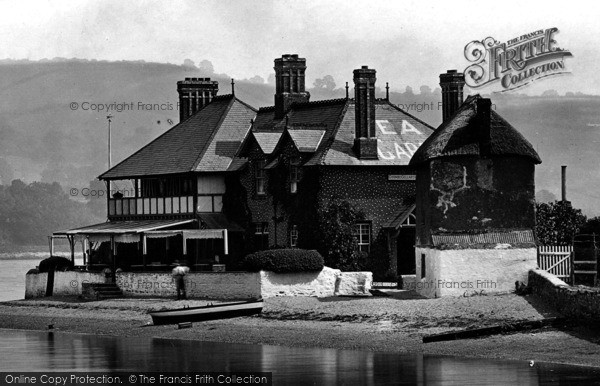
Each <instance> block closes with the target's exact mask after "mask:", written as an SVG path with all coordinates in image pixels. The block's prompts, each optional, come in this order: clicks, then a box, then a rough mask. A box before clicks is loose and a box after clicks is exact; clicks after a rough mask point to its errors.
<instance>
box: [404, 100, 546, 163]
mask: <svg viewBox="0 0 600 386" xmlns="http://www.w3.org/2000/svg"><path fill="white" fill-rule="evenodd" d="M479 99H481V97H480V96H479V95H475V96H471V97H469V98H467V100H466V101H465V102H464V103H463V104H462V106H461V107H460V108H459V109H458V110H457V111H456V113H455V114H454V115H453V116H452V117H451V118H449V119H448V120H446V122H444V123H442V124H441V125H440V127H439V128H438V129H437V130H436V131H435V133H434V134H433V135H431V136H430V137H429V139H427V141H425V143H424V144H423V146H421V148H419V150H418V151H417V152H416V153H415V156H414V157H413V159H412V161H411V165H416V164H419V163H422V162H425V161H428V160H430V159H433V158H440V157H449V156H455V155H480V146H479V135H478V131H479V130H481V127H480V125H479V124H478V119H477V101H478V100H479ZM490 139H491V146H490V153H489V154H490V155H518V156H525V157H528V158H530V159H531V160H532V161H533V162H534V163H536V164H539V163H541V162H542V161H541V160H540V157H539V155H538V154H537V153H536V151H535V150H534V148H533V146H532V145H531V144H530V143H529V142H528V141H527V140H526V139H525V137H523V135H521V133H519V132H518V131H517V130H516V129H515V128H514V127H512V126H511V125H510V124H509V123H508V122H507V121H506V120H504V118H502V117H501V116H500V115H499V114H498V113H496V112H495V111H493V110H491V113H490Z"/></svg>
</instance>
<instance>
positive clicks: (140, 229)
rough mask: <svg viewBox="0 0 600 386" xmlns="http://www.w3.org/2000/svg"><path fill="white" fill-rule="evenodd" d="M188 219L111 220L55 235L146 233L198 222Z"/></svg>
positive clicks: (59, 232) (55, 233)
mask: <svg viewBox="0 0 600 386" xmlns="http://www.w3.org/2000/svg"><path fill="white" fill-rule="evenodd" d="M196 221H197V220H194V219H187V220H140V221H110V222H103V223H100V224H95V225H88V226H85V227H81V228H74V229H69V230H66V231H58V232H54V235H55V236H63V235H67V236H70V235H93V234H125V233H144V232H149V231H156V230H160V229H165V228H171V227H176V226H181V225H186V224H191V223H193V222H196Z"/></svg>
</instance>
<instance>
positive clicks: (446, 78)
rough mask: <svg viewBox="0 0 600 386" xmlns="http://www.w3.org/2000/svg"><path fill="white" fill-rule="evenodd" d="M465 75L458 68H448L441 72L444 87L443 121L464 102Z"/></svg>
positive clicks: (441, 81) (441, 82) (441, 84)
mask: <svg viewBox="0 0 600 386" xmlns="http://www.w3.org/2000/svg"><path fill="white" fill-rule="evenodd" d="M464 85H465V75H464V74H463V73H461V72H457V71H456V70H448V71H446V73H445V74H440V86H441V87H442V118H443V121H445V120H447V119H448V118H450V117H451V116H452V115H454V113H455V112H456V110H458V108H459V107H460V105H461V104H462V103H463V87H464Z"/></svg>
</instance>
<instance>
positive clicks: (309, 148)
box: [288, 129, 325, 153]
mask: <svg viewBox="0 0 600 386" xmlns="http://www.w3.org/2000/svg"><path fill="white" fill-rule="evenodd" d="M288 133H289V135H290V137H291V138H292V141H294V145H296V148H297V149H298V151H299V152H301V153H305V152H306V153H312V152H315V151H316V150H317V148H318V147H319V144H320V143H321V140H322V139H323V136H324V135H325V130H308V129H298V130H288Z"/></svg>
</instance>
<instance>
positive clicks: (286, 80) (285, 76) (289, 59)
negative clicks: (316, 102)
mask: <svg viewBox="0 0 600 386" xmlns="http://www.w3.org/2000/svg"><path fill="white" fill-rule="evenodd" d="M273 68H274V70H275V118H276V119H281V118H283V117H284V116H285V114H286V113H287V112H288V110H289V109H290V107H291V106H292V104H293V103H302V102H308V101H309V99H310V93H308V92H307V91H306V90H305V86H304V81H305V77H304V71H305V70H306V59H304V58H299V57H298V55H297V54H293V55H292V54H285V55H282V56H281V58H277V59H275V67H273Z"/></svg>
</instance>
